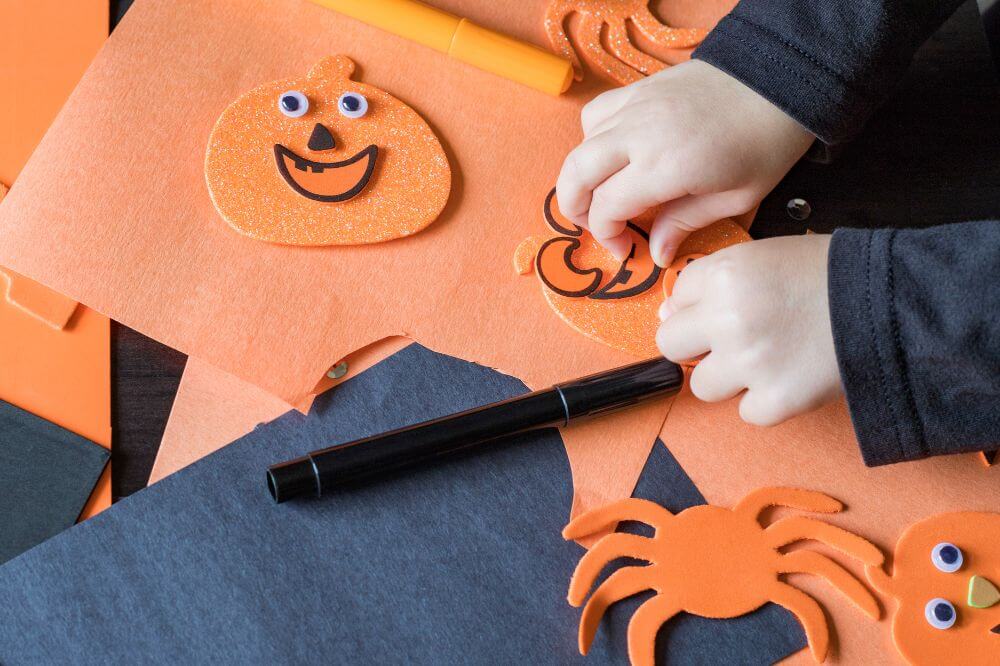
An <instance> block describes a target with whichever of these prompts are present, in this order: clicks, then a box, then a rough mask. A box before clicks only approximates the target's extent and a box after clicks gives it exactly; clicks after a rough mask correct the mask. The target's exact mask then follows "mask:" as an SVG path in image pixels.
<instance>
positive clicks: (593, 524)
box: [562, 497, 674, 540]
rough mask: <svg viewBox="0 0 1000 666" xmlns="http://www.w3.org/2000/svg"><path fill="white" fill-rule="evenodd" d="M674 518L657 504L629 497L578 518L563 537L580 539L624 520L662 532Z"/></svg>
mask: <svg viewBox="0 0 1000 666" xmlns="http://www.w3.org/2000/svg"><path fill="white" fill-rule="evenodd" d="M673 518H674V514H672V513H670V512H669V511H667V510H666V509H664V508H663V507H662V506H660V505H659V504H657V503H656V502H650V501H649V500H644V499H637V498H635V497H628V498H625V499H622V500H618V501H617V502H612V503H611V504H607V505H605V506H602V507H599V508H597V509H593V510H591V511H588V512H587V513H584V514H582V515H579V516H577V517H576V518H574V519H573V520H571V521H570V523H569V525H567V526H566V527H564V528H563V532H562V535H563V538H564V539H566V540H569V539H579V538H581V537H585V536H587V535H589V534H593V533H594V532H600V531H602V530H606V529H608V528H609V527H614V526H615V525H617V524H618V523H619V522H621V521H623V520H638V521H641V522H643V523H646V524H647V525H649V526H651V527H653V528H654V529H656V530H661V529H663V528H665V527H666V526H667V524H668V523H669V522H670V521H672V520H673Z"/></svg>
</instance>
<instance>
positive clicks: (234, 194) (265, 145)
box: [205, 56, 451, 245]
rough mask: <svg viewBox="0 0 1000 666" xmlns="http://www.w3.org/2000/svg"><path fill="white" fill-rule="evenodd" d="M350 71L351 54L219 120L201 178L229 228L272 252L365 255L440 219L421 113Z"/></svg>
mask: <svg viewBox="0 0 1000 666" xmlns="http://www.w3.org/2000/svg"><path fill="white" fill-rule="evenodd" d="M353 72H354V62H353V61H351V60H350V59H349V58H347V57H345V56H335V57H328V58H324V59H323V60H321V61H320V62H319V63H318V64H316V66H314V67H313V68H312V70H311V71H310V72H309V74H308V76H305V77H301V78H294V79H285V80H281V81H273V82H270V83H266V84H264V85H262V86H259V87H258V88H255V89H254V90H251V91H250V92H248V93H247V94H245V95H243V96H242V97H240V98H239V99H238V100H236V101H235V102H233V103H232V104H231V105H230V106H229V107H228V108H227V109H226V110H225V111H223V113H222V115H221V116H220V117H219V120H218V121H217V122H216V124H215V128H214V129H213V130H212V134H211V137H210V138H209V143H208V152H207V154H206V157H205V176H206V180H207V182H208V189H209V193H210V195H211V197H212V201H213V203H214V204H215V207H216V209H218V211H219V213H220V214H221V215H222V217H223V219H225V220H226V222H228V223H229V225H230V226H231V227H233V228H234V229H236V230H237V231H239V232H240V233H242V234H245V235H247V236H250V237H251V238H256V239H258V240H263V241H269V242H273V243H283V244H288V245H360V244H364V243H378V242H382V241H388V240H392V239H394V238H401V237H403V236H408V235H411V234H414V233H416V232H418V231H420V230H421V229H423V228H425V227H426V226H427V225H429V224H430V223H431V222H433V221H434V220H435V219H436V218H437V217H438V215H439V214H440V213H441V210H442V209H443V208H444V206H445V204H446V202H447V200H448V194H449V192H450V190H451V168H450V166H449V164H448V158H447V156H446V155H445V152H444V149H443V148H442V147H441V143H440V141H438V138H437V137H436V136H435V135H434V132H433V131H432V130H431V128H430V127H429V126H428V125H427V123H426V122H425V121H424V120H423V118H421V117H420V116H419V115H418V114H417V112H416V111H414V110H413V109H411V108H410V107H409V106H407V105H406V104H404V103H403V102H401V101H400V100H398V99H396V98H395V97H393V96H391V95H390V94H389V93H387V92H384V91H382V90H379V89H378V88H375V87H373V86H370V85H366V84H363V83H359V82H357V81H353V80H351V75H352V73H353Z"/></svg>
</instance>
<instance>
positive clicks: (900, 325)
mask: <svg viewBox="0 0 1000 666" xmlns="http://www.w3.org/2000/svg"><path fill="white" fill-rule="evenodd" d="M829 294H830V314H831V320H832V323H833V333H834V343H835V346H836V349H837V361H838V363H839V365H840V374H841V377H842V379H843V382H844V389H845V391H846V393H847V401H848V405H849V406H850V410H851V419H852V421H853V422H854V429H855V432H856V433H857V436H858V441H859V443H860V444H861V452H862V454H863V456H864V459H865V462H866V463H867V464H869V465H881V464H886V463H893V462H899V461H903V460H916V459H919V458H925V457H927V456H933V455H939V454H945V453H958V452H963V451H979V450H984V449H992V448H996V447H997V444H998V443H1000V222H997V221H984V222H964V223H961V224H949V225H945V226H940V227H930V228H928V229H919V230H917V229H898V230H897V229H878V230H868V229H838V230H837V231H836V232H835V233H834V234H833V240H832V242H831V244H830V255H829Z"/></svg>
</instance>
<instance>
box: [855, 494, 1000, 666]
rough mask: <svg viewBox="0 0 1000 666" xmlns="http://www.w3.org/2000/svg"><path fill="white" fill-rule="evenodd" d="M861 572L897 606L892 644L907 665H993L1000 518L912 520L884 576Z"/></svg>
mask: <svg viewBox="0 0 1000 666" xmlns="http://www.w3.org/2000/svg"><path fill="white" fill-rule="evenodd" d="M867 574H868V580H869V581H870V582H871V584H872V585H873V586H874V587H875V588H876V589H877V590H878V591H880V592H882V593H883V594H886V595H888V596H891V597H893V598H895V599H896V601H897V609H896V612H895V614H894V615H893V625H892V633H893V640H894V641H895V643H896V647H897V648H898V649H899V651H900V653H901V654H902V655H903V657H905V658H906V659H907V661H909V662H910V663H911V664H944V663H955V664H971V665H973V666H975V665H977V664H1000V514H991V513H974V512H961V513H949V514H942V515H939V516H934V517H932V518H929V519H927V520H924V521H922V522H919V523H917V524H915V525H913V526H912V527H910V528H909V529H908V530H907V531H906V532H905V533H904V534H903V536H902V537H900V539H899V542H898V543H897V544H896V555H895V559H894V563H893V570H892V574H891V575H890V574H887V573H886V572H885V571H883V570H882V569H881V568H879V567H868V569H867Z"/></svg>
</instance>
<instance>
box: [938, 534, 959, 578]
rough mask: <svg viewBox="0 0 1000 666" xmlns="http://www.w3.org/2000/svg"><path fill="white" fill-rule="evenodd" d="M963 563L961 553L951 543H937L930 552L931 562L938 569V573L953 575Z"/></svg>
mask: <svg viewBox="0 0 1000 666" xmlns="http://www.w3.org/2000/svg"><path fill="white" fill-rule="evenodd" d="M963 561H964V558H963V557H962V551H961V550H960V549H959V547H958V546H956V545H955V544H952V543H948V542H942V543H939V544H938V545H936V546H934V550H932V551H931V562H933V563H934V566H936V567H937V568H938V571H943V572H945V573H955V572H956V571H958V570H959V569H961V568H962V562H963Z"/></svg>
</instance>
